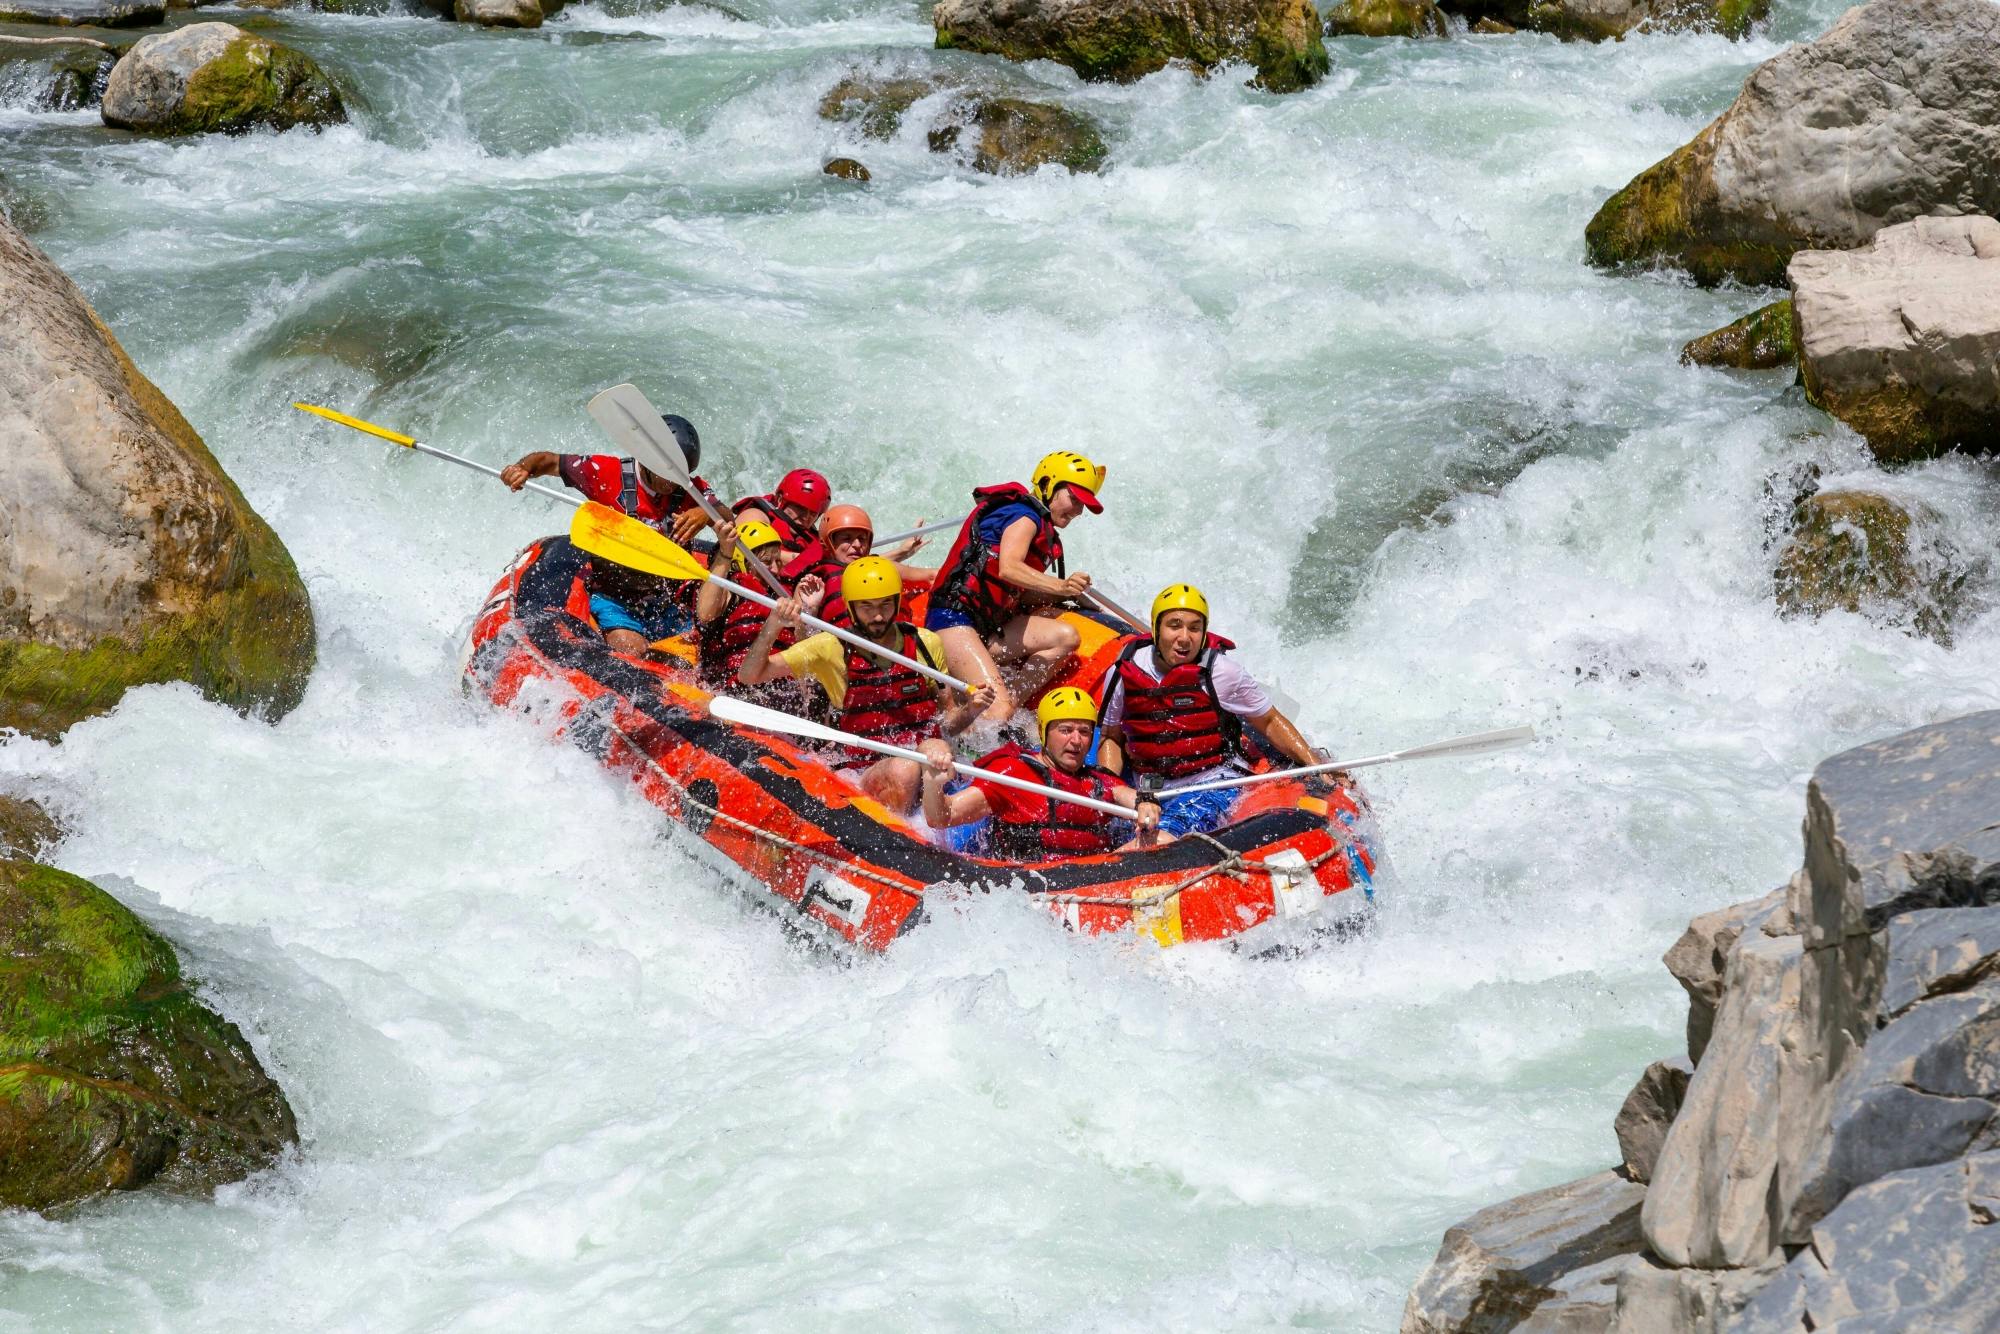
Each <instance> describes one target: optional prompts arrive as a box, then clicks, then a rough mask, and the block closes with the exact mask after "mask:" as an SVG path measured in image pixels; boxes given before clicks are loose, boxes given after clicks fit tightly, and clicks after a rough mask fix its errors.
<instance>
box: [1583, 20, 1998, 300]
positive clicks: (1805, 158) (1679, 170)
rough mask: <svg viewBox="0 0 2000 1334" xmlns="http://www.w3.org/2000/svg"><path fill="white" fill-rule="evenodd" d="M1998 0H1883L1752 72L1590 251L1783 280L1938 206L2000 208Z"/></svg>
mask: <svg viewBox="0 0 2000 1334" xmlns="http://www.w3.org/2000/svg"><path fill="white" fill-rule="evenodd" d="M1996 47H2000V5H1995V4H1993V3H1992V2H1991V0H1870V3H1867V4H1863V5H1859V6H1857V7H1855V8H1853V9H1850V10H1848V11H1847V13H1846V14H1844V15H1842V16H1841V18H1840V20H1839V22H1837V23H1835V24H1834V25H1833V27H1832V28H1831V29H1830V30H1828V31H1827V32H1826V33H1825V34H1824V35H1823V36H1821V37H1820V38H1818V39H1817V40H1815V41H1811V42H1805V43H1801V44H1800V45H1798V46H1794V47H1791V48H1789V49H1787V50H1785V51H1783V52H1780V53H1779V54H1778V55H1776V56H1774V57H1773V58H1771V59H1770V60H1767V61H1765V62H1764V63H1763V64H1762V65H1760V66H1758V67H1757V69H1756V70H1755V71H1753V72H1752V73H1751V75H1750V77H1749V79H1748V80H1746V81H1745V83H1744V85H1743V91H1742V93H1741V94H1739V95H1738V97H1737V98H1736V100H1735V101H1734V102H1733V103H1731V104H1730V106H1729V109H1728V110H1726V111H1724V112H1723V113H1722V115H1721V116H1720V117H1719V118H1718V119H1717V120H1716V121H1715V122H1714V123H1713V124H1711V125H1710V126H1709V127H1708V128H1707V129H1705V130H1703V131H1702V132H1701V133H1700V134H1699V135H1697V136H1696V137H1695V138H1694V140H1693V141H1692V142H1690V143H1689V144H1687V145H1686V146H1684V147H1682V148H1680V149H1677V150H1675V152H1674V153H1673V154H1672V155H1671V156H1669V157H1667V158H1666V159H1665V160H1663V161H1661V162H1659V163H1656V164H1655V165H1654V166H1652V167H1649V168H1647V169H1646V170H1645V171H1644V172H1642V173H1640V175H1639V176H1638V177H1637V178H1635V179H1634V180H1633V181H1632V183H1631V184H1629V185H1627V186H1626V187H1625V188H1624V189H1623V190H1620V191H1619V192H1618V193H1617V194H1616V195H1613V196H1612V197H1611V199H1610V200H1608V201H1607V202H1606V203H1605V205H1604V207H1603V208H1602V209H1600V210H1599V211H1598V213H1597V216H1596V217H1595V218H1593V219H1591V222H1590V225H1589V227H1588V228H1587V229H1586V231H1585V233H1584V239H1585V245H1586V247H1587V249H1588V252H1589V255H1590V258H1591V260H1592V262H1593V263H1597V264H1602V265H1620V264H1666V265H1672V266H1674V267H1678V268H1682V269H1685V270H1687V271H1688V272H1689V273H1691V274H1693V275H1694V277H1695V278H1696V280H1697V281H1700V282H1703V283H1710V284H1712V283H1717V282H1721V281H1723V280H1724V279H1727V278H1734V279H1736V280H1738V281H1740V282H1745V283H1753V284H1772V283H1776V282H1778V281H1779V280H1780V279H1782V278H1783V276H1784V273H1785V264H1786V261H1788V260H1789V259H1790V258H1791V257H1792V256H1793V255H1794V254H1796V253H1797V252H1798V251H1800V250H1812V249H1833V250H1845V249H1851V248H1852V247H1854V246H1858V245H1862V244H1864V243H1866V242H1867V241H1868V240H1869V238H1871V237H1872V236H1874V235H1875V233H1876V232H1877V231H1879V230H1880V229H1882V228H1883V227H1887V226H1889V225H1891V224H1893V223H1898V222H1907V221H1909V220H1910V219H1912V218H1917V217H1922V216H1925V215H1927V214H1980V213H1983V214H1992V213H1994V212H1996V210H2000V60H1996V59H1995V55H1994V53H1995V50H1996Z"/></svg>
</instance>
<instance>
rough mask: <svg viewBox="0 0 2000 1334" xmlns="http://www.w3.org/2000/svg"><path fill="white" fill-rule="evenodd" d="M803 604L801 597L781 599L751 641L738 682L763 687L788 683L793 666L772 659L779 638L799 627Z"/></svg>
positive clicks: (737, 676) (744, 656) (738, 674)
mask: <svg viewBox="0 0 2000 1334" xmlns="http://www.w3.org/2000/svg"><path fill="white" fill-rule="evenodd" d="M799 611H800V607H799V600H798V598H797V596H796V595H795V596H792V597H788V598H779V599H778V605H777V606H776V607H774V608H773V609H772V611H771V614H770V615H769V616H766V617H765V618H764V625H763V628H762V629H760V630H758V631H757V637H756V638H755V639H753V640H751V641H750V647H749V648H748V649H746V650H745V651H744V654H743V666H742V667H741V668H739V669H738V670H737V673H736V679H737V680H739V681H741V682H742V683H743V684H744V685H746V686H755V685H762V684H763V683H764V682H766V681H785V680H789V679H790V678H791V675H792V665H791V664H790V663H788V662H786V661H785V660H784V659H783V658H774V657H772V656H771V645H773V644H775V643H777V642H778V636H779V635H781V634H783V633H784V632H785V631H787V630H796V629H798V627H799Z"/></svg>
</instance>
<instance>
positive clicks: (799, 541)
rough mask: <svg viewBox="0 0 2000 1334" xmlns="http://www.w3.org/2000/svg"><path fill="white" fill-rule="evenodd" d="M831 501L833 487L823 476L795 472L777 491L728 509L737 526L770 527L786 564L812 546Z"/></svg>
mask: <svg viewBox="0 0 2000 1334" xmlns="http://www.w3.org/2000/svg"><path fill="white" fill-rule="evenodd" d="M832 501H833V487H832V486H831V485H830V484H829V483H828V482H827V480H826V478H825V476H824V475H823V474H820V473H817V472H814V471H813V470H812V469H811V468H794V469H792V470H791V471H790V472H788V473H786V474H785V475H784V476H783V477H781V478H779V479H778V487H777V490H775V491H772V492H770V493H768V494H766V495H761V496H745V497H743V499H741V500H739V501H737V502H736V503H735V504H734V505H731V506H730V507H729V508H730V509H731V510H732V511H733V512H734V513H735V515H736V521H737V522H738V523H746V522H749V523H763V524H768V525H770V527H771V528H772V529H773V530H774V531H775V532H776V533H777V534H778V540H779V541H780V542H781V543H783V545H784V551H785V555H784V559H785V560H787V561H789V560H792V559H794V558H795V557H797V556H798V554H799V553H800V552H802V551H804V550H805V549H806V548H807V547H809V546H811V545H812V544H813V539H814V537H815V536H816V535H817V532H816V530H817V526H818V524H819V516H820V515H822V514H824V513H826V507H827V506H828V505H829V504H831V503H832ZM767 563H768V562H767Z"/></svg>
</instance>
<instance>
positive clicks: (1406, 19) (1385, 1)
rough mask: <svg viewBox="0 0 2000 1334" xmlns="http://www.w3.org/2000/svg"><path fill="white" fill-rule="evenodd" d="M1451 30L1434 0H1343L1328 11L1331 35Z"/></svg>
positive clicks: (1429, 33) (1425, 33)
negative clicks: (1432, 1)
mask: <svg viewBox="0 0 2000 1334" xmlns="http://www.w3.org/2000/svg"><path fill="white" fill-rule="evenodd" d="M1449 31H1450V29H1449V27H1448V26H1447V25H1446V23H1445V18H1444V14H1443V12H1442V11H1441V10H1439V9H1438V7H1437V6H1436V5H1435V4H1433V3H1431V0H1341V3H1340V4H1337V5H1334V6H1333V7H1332V8H1330V9H1328V10H1327V11H1326V35H1327V36H1329V37H1443V36H1445V35H1446V34H1447V33H1448V32H1449Z"/></svg>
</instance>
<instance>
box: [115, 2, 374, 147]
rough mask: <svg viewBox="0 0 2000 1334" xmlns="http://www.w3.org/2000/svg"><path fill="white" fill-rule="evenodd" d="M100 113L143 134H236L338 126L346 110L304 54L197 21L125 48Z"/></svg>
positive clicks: (238, 30) (236, 28) (240, 30)
mask: <svg viewBox="0 0 2000 1334" xmlns="http://www.w3.org/2000/svg"><path fill="white" fill-rule="evenodd" d="M245 22H246V23H252V22H254V20H245ZM103 114H104V123H105V124H107V125H111V126H115V127H117V128H119V129H128V130H143V131H145V132H147V133H149V134H173V135H179V134H210V133H225V134H241V133H244V132H246V131H249V130H255V129H272V130H290V129H295V128H299V127H301V126H303V127H308V128H313V129H319V128H324V127H326V126H329V125H338V124H341V123H343V122H344V121H346V119H347V107H346V105H345V104H344V103H343V102H342V101H341V98H340V93H339V92H338V90H336V89H335V88H334V86H333V82H332V80H330V79H328V78H327V76H326V74H325V72H324V71H323V70H321V69H320V67H319V66H318V65H317V64H315V63H314V61H313V59H312V57H310V56H308V55H306V54H305V53H304V52H301V51H294V50H293V49H292V48H291V47H289V46H281V45H279V44H278V43H277V42H273V41H271V40H269V39H268V38H264V37H260V36H257V35H256V34H255V33H251V32H245V31H244V30H243V28H242V27H239V26H236V25H232V24H228V23H195V24H190V25H189V26H187V27H185V28H178V29H175V30H174V31H173V32H167V33H156V34H154V35H153V36H151V37H146V38H143V39H141V40H140V41H139V42H138V44H137V45H135V46H134V47H133V48H132V49H131V50H130V51H129V52H127V53H126V54H125V56H124V57H123V58H122V59H121V60H120V61H119V62H118V64H117V67H116V68H114V69H113V70H112V71H111V81H110V83H109V85H108V86H107V87H106V88H105V90H104V106H103Z"/></svg>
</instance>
